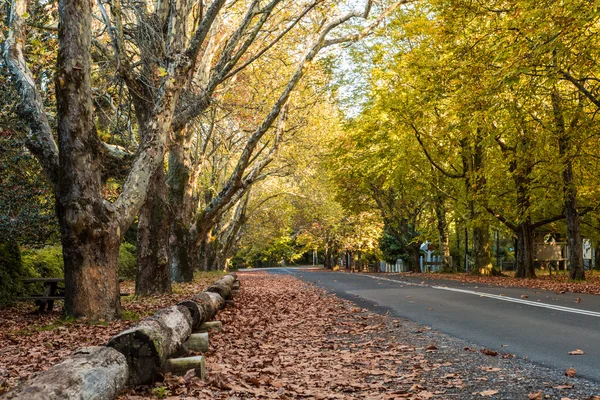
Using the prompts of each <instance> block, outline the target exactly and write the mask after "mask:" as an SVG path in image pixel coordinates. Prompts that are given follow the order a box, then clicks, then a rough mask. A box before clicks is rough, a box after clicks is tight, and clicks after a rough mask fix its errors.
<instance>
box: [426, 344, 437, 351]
mask: <svg viewBox="0 0 600 400" xmlns="http://www.w3.org/2000/svg"><path fill="white" fill-rule="evenodd" d="M437 349H438V348H437V346H436V345H435V344H433V343H432V344H430V345H429V346H427V347H425V350H437Z"/></svg>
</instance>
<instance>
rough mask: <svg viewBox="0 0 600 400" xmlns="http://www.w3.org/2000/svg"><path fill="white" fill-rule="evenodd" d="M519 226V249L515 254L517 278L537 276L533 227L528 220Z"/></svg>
mask: <svg viewBox="0 0 600 400" xmlns="http://www.w3.org/2000/svg"><path fill="white" fill-rule="evenodd" d="M517 228H518V229H517V249H516V254H515V260H516V263H517V266H516V272H515V278H535V265H534V263H533V253H534V248H533V229H532V227H531V224H530V223H528V222H524V223H522V224H520V225H519V226H518V227H517Z"/></svg>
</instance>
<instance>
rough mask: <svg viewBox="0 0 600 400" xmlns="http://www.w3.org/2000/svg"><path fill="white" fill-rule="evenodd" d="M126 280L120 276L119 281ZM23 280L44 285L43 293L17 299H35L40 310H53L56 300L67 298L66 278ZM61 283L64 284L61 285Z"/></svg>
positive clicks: (27, 282)
mask: <svg viewBox="0 0 600 400" xmlns="http://www.w3.org/2000/svg"><path fill="white" fill-rule="evenodd" d="M124 280H125V279H124V278H119V282H123V281H124ZM21 282H23V283H24V284H32V283H42V284H43V285H44V291H43V293H41V294H32V295H29V296H22V297H17V300H22V301H31V300H33V301H35V304H36V305H37V306H38V307H39V309H38V311H39V312H44V311H48V312H51V311H52V308H54V301H56V300H64V299H65V288H64V282H65V278H25V279H23V280H21ZM59 284H63V285H62V286H59ZM121 296H129V293H121Z"/></svg>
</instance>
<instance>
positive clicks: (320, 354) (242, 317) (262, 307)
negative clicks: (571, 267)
mask: <svg viewBox="0 0 600 400" xmlns="http://www.w3.org/2000/svg"><path fill="white" fill-rule="evenodd" d="M239 276H240V280H241V283H242V285H241V290H240V293H239V295H238V297H237V298H236V301H235V307H233V308H227V309H225V310H223V311H221V313H220V314H219V320H221V321H222V322H223V330H222V331H221V332H217V333H214V334H212V333H211V335H210V350H209V352H208V353H206V354H205V356H206V363H207V375H208V376H207V378H206V380H204V381H203V380H201V379H199V378H198V377H192V379H191V380H190V381H189V382H182V380H181V378H178V377H174V376H170V375H167V376H165V379H164V381H163V382H159V383H157V384H156V385H161V386H166V387H167V388H168V389H169V391H170V392H171V393H174V394H177V395H178V396H181V397H183V398H211V399H269V398H277V399H302V398H311V399H313V398H314V399H381V400H383V399H444V398H448V397H449V396H452V397H454V398H456V396H457V395H458V396H459V398H465V397H461V396H463V395H464V394H465V393H469V394H471V393H473V394H474V393H477V394H476V395H474V396H475V397H474V398H476V397H479V398H481V396H485V397H490V398H496V397H494V395H493V393H495V394H497V393H501V392H502V390H503V387H502V386H503V385H502V384H499V383H497V382H505V380H506V379H510V378H509V376H510V374H511V373H515V374H516V375H519V372H518V371H517V372H512V371H508V369H510V367H508V368H507V367H502V365H503V363H504V362H507V361H505V360H503V359H502V358H500V357H486V355H483V354H481V353H480V352H479V351H477V350H475V351H473V352H463V351H462V347H458V348H457V349H456V350H455V351H458V352H459V353H464V354H465V356H464V357H468V358H470V359H471V360H472V359H476V360H477V361H476V362H475V363H473V362H472V361H467V362H464V360H458V359H452V358H448V356H447V355H443V354H444V351H446V346H443V347H442V348H441V350H440V344H439V343H437V341H436V339H435V338H436V337H437V336H436V335H437V333H436V332H434V331H433V330H432V329H431V328H429V327H419V328H418V329H415V328H414V327H413V326H414V324H412V323H409V322H407V321H399V320H397V319H394V318H392V317H390V316H389V315H378V314H374V313H370V312H368V311H367V310H365V309H363V308H361V307H357V306H356V305H355V304H353V303H351V302H349V301H346V300H342V299H339V298H337V297H335V296H334V295H331V294H328V293H327V292H325V291H324V290H322V289H319V288H316V287H314V286H312V285H310V284H306V283H303V282H302V281H300V280H298V279H295V278H293V277H291V276H282V275H270V274H266V273H261V272H252V273H247V274H246V273H241V274H240V275H239ZM406 335H410V337H407V336H406ZM408 339H410V340H408ZM469 350H470V349H469ZM440 352H441V353H440ZM482 352H484V353H488V352H489V353H490V354H489V355H492V354H493V353H495V354H494V355H498V353H497V352H494V351H493V350H489V349H483V350H482ZM477 363H479V365H480V366H477ZM490 363H492V364H493V365H490ZM515 381H516V379H515ZM557 383H559V382H557ZM561 383H562V382H561ZM519 390H521V393H522V394H523V396H525V398H526V396H527V395H528V393H529V392H526V391H524V390H526V388H519ZM482 393H483V394H482ZM128 395H137V396H140V395H141V396H142V397H143V398H148V399H149V398H151V395H150V394H149V391H148V389H146V390H145V391H144V389H141V390H140V391H138V392H134V391H130V392H129V393H128ZM125 398H126V397H123V399H125Z"/></svg>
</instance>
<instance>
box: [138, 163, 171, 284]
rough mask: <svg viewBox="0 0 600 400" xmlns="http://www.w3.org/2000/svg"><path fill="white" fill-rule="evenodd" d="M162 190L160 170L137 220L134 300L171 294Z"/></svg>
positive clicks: (167, 211) (165, 200) (165, 213)
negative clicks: (140, 297) (154, 295)
mask: <svg viewBox="0 0 600 400" xmlns="http://www.w3.org/2000/svg"><path fill="white" fill-rule="evenodd" d="M166 190H167V187H166V184H165V173H164V169H163V167H162V166H160V167H159V168H158V170H157V171H156V173H155V175H154V177H153V178H152V182H151V184H150V189H149V193H148V198H147V199H146V203H144V205H143V206H142V209H141V210H140V213H139V216H138V221H139V222H138V257H137V274H136V278H135V294H136V295H137V296H149V295H153V294H165V293H171V290H172V289H171V271H170V265H169V249H168V240H169V229H168V226H169V205H168V202H167V199H166Z"/></svg>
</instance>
